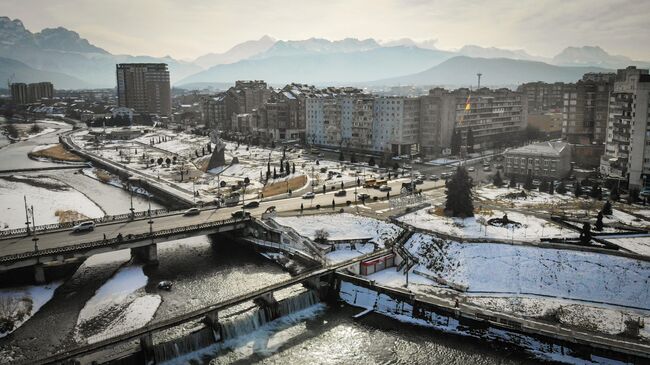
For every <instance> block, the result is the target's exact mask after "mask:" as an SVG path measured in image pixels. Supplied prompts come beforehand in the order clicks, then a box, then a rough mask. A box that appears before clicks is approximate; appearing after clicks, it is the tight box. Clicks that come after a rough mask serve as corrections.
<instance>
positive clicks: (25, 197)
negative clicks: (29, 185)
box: [23, 195, 30, 236]
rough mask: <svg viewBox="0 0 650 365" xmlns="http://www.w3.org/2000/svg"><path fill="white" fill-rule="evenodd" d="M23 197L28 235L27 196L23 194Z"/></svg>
mask: <svg viewBox="0 0 650 365" xmlns="http://www.w3.org/2000/svg"><path fill="white" fill-rule="evenodd" d="M23 198H24V199H25V225H26V226H27V235H28V236H29V234H30V233H29V208H28V207H27V196H25V195H23Z"/></svg>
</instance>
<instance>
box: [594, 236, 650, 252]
mask: <svg viewBox="0 0 650 365" xmlns="http://www.w3.org/2000/svg"><path fill="white" fill-rule="evenodd" d="M604 238H605V239H606V240H607V241H608V242H611V243H613V244H615V245H618V246H620V247H623V248H624V249H626V250H628V251H630V252H634V253H637V254H639V255H646V256H650V237H617V238H609V237H604Z"/></svg>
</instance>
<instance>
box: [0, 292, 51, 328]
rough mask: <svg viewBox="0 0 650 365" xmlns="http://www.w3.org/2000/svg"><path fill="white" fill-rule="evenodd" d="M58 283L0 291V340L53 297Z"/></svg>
mask: <svg viewBox="0 0 650 365" xmlns="http://www.w3.org/2000/svg"><path fill="white" fill-rule="evenodd" d="M61 284H63V283H62V282H60V281H57V282H53V283H49V284H46V285H32V286H24V287H17V288H7V289H0V338H2V337H5V336H7V335H8V334H10V333H12V332H13V331H15V330H16V329H18V328H19V327H20V326H21V325H22V324H23V323H25V322H27V321H28V320H29V319H30V318H32V316H34V314H36V312H38V310H39V309H41V307H42V306H43V305H45V303H47V302H49V301H50V299H52V296H54V291H55V290H56V288H58V287H59V286H60V285H61Z"/></svg>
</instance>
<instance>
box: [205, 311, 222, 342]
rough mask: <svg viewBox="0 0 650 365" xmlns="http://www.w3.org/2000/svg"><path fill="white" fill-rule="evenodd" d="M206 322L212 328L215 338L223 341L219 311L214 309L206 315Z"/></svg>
mask: <svg viewBox="0 0 650 365" xmlns="http://www.w3.org/2000/svg"><path fill="white" fill-rule="evenodd" d="M204 322H205V324H206V325H207V326H209V327H211V328H212V332H213V333H214V340H215V341H217V342H218V341H221V339H222V338H223V336H222V335H221V324H220V323H219V312H217V311H216V310H215V311H212V312H209V313H208V314H206V315H205V318H204Z"/></svg>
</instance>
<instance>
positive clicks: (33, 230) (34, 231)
mask: <svg viewBox="0 0 650 365" xmlns="http://www.w3.org/2000/svg"><path fill="white" fill-rule="evenodd" d="M30 211H31V213H32V234H33V237H32V241H34V252H38V237H36V219H35V218H34V206H33V205H32V207H31V209H30Z"/></svg>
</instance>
